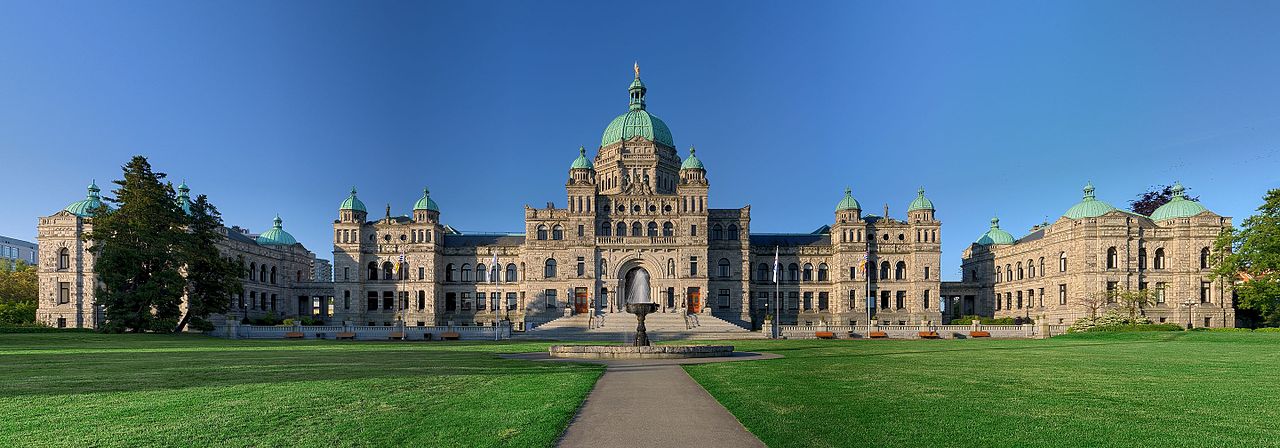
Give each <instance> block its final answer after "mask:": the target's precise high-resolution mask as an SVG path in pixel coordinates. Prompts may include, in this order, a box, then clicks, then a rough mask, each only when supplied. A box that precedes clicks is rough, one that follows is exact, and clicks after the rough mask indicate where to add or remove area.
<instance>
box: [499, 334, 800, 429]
mask: <svg viewBox="0 0 1280 448" xmlns="http://www.w3.org/2000/svg"><path fill="white" fill-rule="evenodd" d="M735 355H736V356H733V357H727V358H700V359H679V360H675V359H673V360H626V361H595V362H598V363H602V364H605V365H607V366H608V368H607V370H605V373H604V375H603V376H601V377H600V381H598V382H597V383H596V386H595V389H592V390H591V394H590V395H588V396H587V400H586V402H585V403H583V405H582V408H581V409H579V410H578V415H577V416H576V417H574V419H573V422H571V423H570V424H569V428H568V429H567V430H566V431H565V433H564V435H563V436H562V437H561V439H560V443H559V446H561V447H574V448H576V447H591V448H600V447H646V448H652V447H664V446H696V447H700V448H701V447H722V446H723V447H763V446H765V445H764V443H762V442H760V439H759V438H756V436H755V435H753V434H751V432H749V431H747V429H746V428H743V427H742V424H741V423H739V422H738V419H736V418H734V416H733V414H730V413H729V411H728V410H727V409H725V408H724V406H721V405H720V403H718V402H716V400H715V398H712V397H711V394H709V393H707V391H706V390H704V389H703V388H702V386H700V385H698V383H697V382H695V381H694V380H693V378H690V377H689V374H687V373H685V371H684V369H682V368H681V367H680V364H700V363H707V362H724V361H745V360H752V359H771V358H779V357H780V356H778V355H772V354H757V353H741V352H739V353H735ZM511 357H513V358H522V359H531V360H533V359H536V360H548V361H550V360H555V361H572V362H591V361H586V360H560V359H554V358H549V357H547V356H546V354H545V353H541V354H532V353H531V354H526V355H514V356H511Z"/></svg>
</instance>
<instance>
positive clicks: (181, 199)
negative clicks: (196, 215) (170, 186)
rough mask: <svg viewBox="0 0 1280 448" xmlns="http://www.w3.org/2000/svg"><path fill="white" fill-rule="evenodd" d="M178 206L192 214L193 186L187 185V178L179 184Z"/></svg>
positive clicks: (184, 211)
mask: <svg viewBox="0 0 1280 448" xmlns="http://www.w3.org/2000/svg"><path fill="white" fill-rule="evenodd" d="M178 207H179V208H181V209H182V213H186V214H188V215H190V214H191V188H188V187H187V181H185V180H184V181H182V184H181V185H178Z"/></svg>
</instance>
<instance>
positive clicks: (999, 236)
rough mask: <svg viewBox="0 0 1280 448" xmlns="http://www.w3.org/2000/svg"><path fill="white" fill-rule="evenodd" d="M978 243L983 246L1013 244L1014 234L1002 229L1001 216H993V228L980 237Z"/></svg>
mask: <svg viewBox="0 0 1280 448" xmlns="http://www.w3.org/2000/svg"><path fill="white" fill-rule="evenodd" d="M977 243H978V244H981V245H983V246H990V245H992V244H996V245H1004V244H1013V235H1010V234H1009V232H1005V231H1004V230H1001V229H1000V218H991V228H990V229H988V230H987V233H984V234H982V237H981V238H978V241H977Z"/></svg>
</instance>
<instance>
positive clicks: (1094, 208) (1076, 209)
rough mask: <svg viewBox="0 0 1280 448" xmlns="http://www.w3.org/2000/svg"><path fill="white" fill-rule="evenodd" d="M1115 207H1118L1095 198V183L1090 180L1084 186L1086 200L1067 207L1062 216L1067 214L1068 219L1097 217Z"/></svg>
mask: <svg viewBox="0 0 1280 448" xmlns="http://www.w3.org/2000/svg"><path fill="white" fill-rule="evenodd" d="M1115 209H1116V208H1115V207H1112V206H1111V204H1108V203H1106V202H1102V201H1099V200H1098V199H1097V198H1094V196H1093V183H1092V182H1090V183H1088V184H1086V185H1085V186H1084V200H1082V201H1080V202H1079V203H1077V204H1076V205H1073V206H1071V208H1069V209H1067V212H1066V213H1063V214H1062V216H1065V217H1066V218H1067V219H1080V218H1096V217H1099V216H1102V215H1104V214H1106V213H1107V212H1110V211H1113V210H1115Z"/></svg>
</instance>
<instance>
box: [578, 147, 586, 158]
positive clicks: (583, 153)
mask: <svg viewBox="0 0 1280 448" xmlns="http://www.w3.org/2000/svg"><path fill="white" fill-rule="evenodd" d="M578 155H580V156H583V157H586V155H587V148H586V147H585V146H578Z"/></svg>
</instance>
